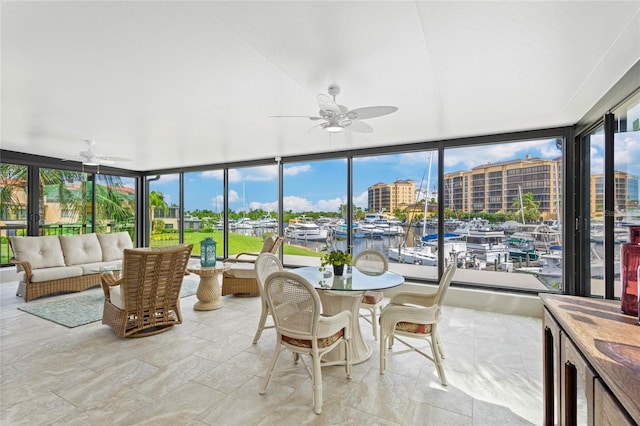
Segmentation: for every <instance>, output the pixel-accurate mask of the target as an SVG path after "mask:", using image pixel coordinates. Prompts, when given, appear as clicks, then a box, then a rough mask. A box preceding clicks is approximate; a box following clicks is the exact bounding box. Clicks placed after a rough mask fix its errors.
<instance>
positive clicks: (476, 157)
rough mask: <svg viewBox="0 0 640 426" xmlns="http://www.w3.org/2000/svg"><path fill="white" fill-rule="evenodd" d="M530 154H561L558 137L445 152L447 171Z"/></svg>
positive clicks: (554, 155) (537, 156)
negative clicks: (557, 145)
mask: <svg viewBox="0 0 640 426" xmlns="http://www.w3.org/2000/svg"><path fill="white" fill-rule="evenodd" d="M527 154H530V155H531V157H533V158H540V157H542V158H555V157H557V156H559V155H561V154H562V153H561V151H560V150H558V149H557V148H556V139H544V140H540V139H538V140H532V141H524V142H512V143H496V144H491V145H479V146H478V145H477V146H473V147H463V148H450V149H446V150H445V152H444V165H445V168H447V169H448V170H447V171H446V173H449V172H450V171H453V170H452V169H455V170H456V171H457V170H470V169H471V168H473V167H476V166H479V165H481V164H486V163H488V162H492V163H498V162H501V161H509V160H511V159H513V158H525V156H526V155H527Z"/></svg>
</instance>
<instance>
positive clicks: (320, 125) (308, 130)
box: [307, 123, 324, 133]
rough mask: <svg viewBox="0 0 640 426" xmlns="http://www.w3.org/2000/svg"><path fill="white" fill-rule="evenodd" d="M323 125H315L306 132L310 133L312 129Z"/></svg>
mask: <svg viewBox="0 0 640 426" xmlns="http://www.w3.org/2000/svg"><path fill="white" fill-rule="evenodd" d="M323 124H324V123H319V124H316V125H315V126H311V127H309V130H307V133H311V132H312V131H313V130H314V129H316V128H317V127H320V126H322V125H323Z"/></svg>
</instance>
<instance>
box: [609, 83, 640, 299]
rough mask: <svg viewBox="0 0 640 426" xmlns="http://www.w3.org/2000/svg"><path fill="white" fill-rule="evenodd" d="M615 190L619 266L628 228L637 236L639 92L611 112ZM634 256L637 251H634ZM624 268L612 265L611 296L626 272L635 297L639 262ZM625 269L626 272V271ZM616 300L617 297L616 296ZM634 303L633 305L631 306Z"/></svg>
mask: <svg viewBox="0 0 640 426" xmlns="http://www.w3.org/2000/svg"><path fill="white" fill-rule="evenodd" d="M613 113H614V120H615V124H616V125H615V129H616V130H615V133H614V153H615V154H614V155H615V156H614V173H613V179H614V187H615V205H614V214H615V226H614V236H613V237H614V242H615V244H616V246H615V248H614V250H616V251H617V253H619V254H618V259H617V261H618V262H623V261H624V260H625V257H624V256H622V254H621V252H620V248H619V247H622V244H624V243H629V242H636V241H630V239H631V237H632V235H631V233H630V228H631V227H634V229H635V230H636V232H634V234H635V235H634V237H636V236H637V235H638V234H640V231H638V230H640V205H639V204H638V201H639V192H640V186H639V179H640V92H638V93H636V94H635V95H634V96H633V97H632V98H631V99H629V100H628V101H627V102H625V103H624V104H623V105H621V106H620V107H619V108H616V109H615V110H614V111H613ZM634 252H635V253H636V254H637V253H638V252H637V250H636V251H634ZM626 260H627V265H622V264H620V263H618V262H616V263H615V264H614V266H615V268H614V277H615V279H614V294H616V293H617V292H618V291H621V285H622V283H621V277H622V276H621V273H624V271H625V270H626V277H627V280H629V281H628V282H627V285H630V286H631V287H636V289H635V290H636V291H635V294H636V296H637V294H638V291H637V283H638V275H640V266H639V264H640V261H639V260H637V259H635V260H634V259H633V258H630V257H626ZM625 266H626V268H625ZM616 296H617V294H616ZM634 303H635V302H634Z"/></svg>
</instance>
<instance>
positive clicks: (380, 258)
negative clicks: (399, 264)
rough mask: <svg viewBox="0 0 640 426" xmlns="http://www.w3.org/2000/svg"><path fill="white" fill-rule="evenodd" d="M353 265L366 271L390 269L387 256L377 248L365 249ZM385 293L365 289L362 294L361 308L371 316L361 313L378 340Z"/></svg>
mask: <svg viewBox="0 0 640 426" xmlns="http://www.w3.org/2000/svg"><path fill="white" fill-rule="evenodd" d="M353 266H355V267H356V268H359V269H362V270H364V271H367V270H368V271H374V272H384V271H387V270H389V262H388V261H387V258H386V257H385V256H384V254H382V253H381V252H379V251H376V250H363V251H361V252H360V253H358V254H357V255H356V257H355V258H354V259H353ZM383 298H384V293H383V292H381V291H365V292H364V294H363V295H362V302H361V304H360V308H361V309H366V310H367V311H369V316H370V318H367V316H366V315H362V314H360V318H363V319H365V320H366V321H367V322H368V323H369V324H371V327H372V328H373V337H374V338H375V339H376V340H378V312H379V311H380V309H382V300H383Z"/></svg>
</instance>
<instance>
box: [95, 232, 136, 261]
mask: <svg viewBox="0 0 640 426" xmlns="http://www.w3.org/2000/svg"><path fill="white" fill-rule="evenodd" d="M98 241H99V242H100V247H101V248H102V259H101V260H102V261H103V262H112V261H114V260H122V253H123V251H124V249H130V248H133V243H132V242H131V236H130V235H129V233H128V232H126V231H125V232H116V233H113V234H98Z"/></svg>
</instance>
